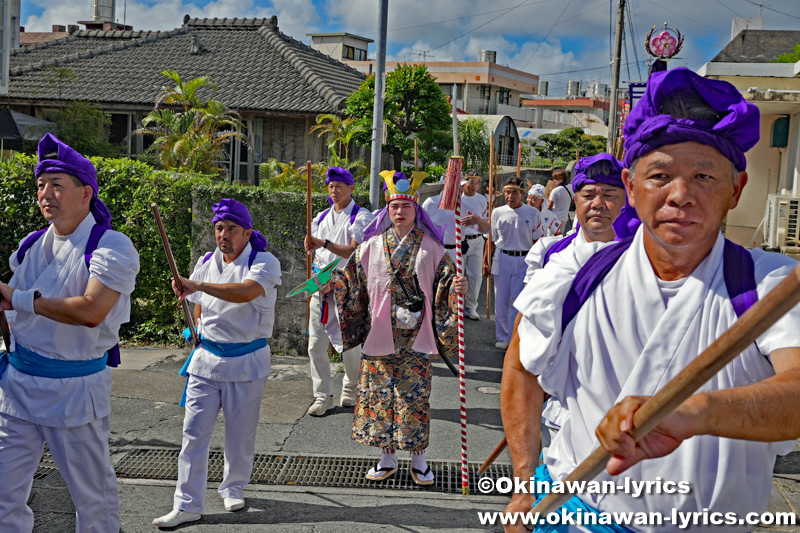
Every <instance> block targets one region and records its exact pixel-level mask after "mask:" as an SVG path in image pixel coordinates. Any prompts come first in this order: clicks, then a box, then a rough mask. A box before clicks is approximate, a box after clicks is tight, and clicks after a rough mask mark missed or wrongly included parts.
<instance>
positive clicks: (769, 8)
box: [744, 0, 800, 20]
mask: <svg viewBox="0 0 800 533" xmlns="http://www.w3.org/2000/svg"><path fill="white" fill-rule="evenodd" d="M744 1H745V2H748V3H750V4H753V5H754V6H758V7H760V8H762V9H766V10H768V11H774V12H775V13H780V14H781V15H785V16H787V17H791V18H793V19H797V20H800V17H796V16H795V15H790V14H789V13H784V12H783V11H778V10H777V9H772V8H771V7H768V6H765V5H764V4H763V3H759V4H757V3H755V2H753V0H744Z"/></svg>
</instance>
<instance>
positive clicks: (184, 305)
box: [150, 202, 200, 346]
mask: <svg viewBox="0 0 800 533" xmlns="http://www.w3.org/2000/svg"><path fill="white" fill-rule="evenodd" d="M150 207H152V208H153V215H155V217H156V225H158V232H159V233H160V234H161V242H162V244H164V251H165V252H166V253H167V263H169V269H170V271H171V272H172V279H174V280H175V286H177V287H178V290H179V291H183V284H182V283H181V277H180V275H179V274H178V267H177V265H176V264H175V256H173V255H172V248H171V247H170V245H169V237H167V230H166V229H164V222H162V220H161V212H160V211H159V210H158V205H156V203H155V202H153V203H152V204H150ZM181 308H182V309H183V316H184V318H186V323H187V324H189V332H190V333H191V334H192V343H194V345H195V346H197V345H198V344H199V343H200V339H199V338H198V337H197V330H196V329H195V328H194V318H193V317H192V313H191V312H190V311H189V302H187V301H186V300H183V301H182V302H181Z"/></svg>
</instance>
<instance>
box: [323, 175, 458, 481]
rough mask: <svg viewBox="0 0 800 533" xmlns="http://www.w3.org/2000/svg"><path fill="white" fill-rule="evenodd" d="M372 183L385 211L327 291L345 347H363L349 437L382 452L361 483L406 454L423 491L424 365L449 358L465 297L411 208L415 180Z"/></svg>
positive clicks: (431, 229)
mask: <svg viewBox="0 0 800 533" xmlns="http://www.w3.org/2000/svg"><path fill="white" fill-rule="evenodd" d="M381 175H382V176H383V178H384V180H385V181H386V185H387V191H386V201H387V205H386V207H384V208H383V209H382V210H381V212H380V213H378V216H377V217H376V219H375V220H374V221H373V222H372V224H370V226H369V227H368V228H367V232H366V235H365V240H364V242H363V243H362V244H361V245H360V246H359V247H358V248H357V249H356V251H355V252H354V253H353V255H351V256H350V259H348V261H347V264H346V265H345V267H344V269H343V270H342V271H341V272H337V275H336V276H335V277H334V278H333V279H332V281H331V284H330V285H331V288H332V290H333V291H334V294H335V295H336V303H337V306H338V309H339V320H340V323H341V332H342V339H343V343H344V347H345V348H348V347H352V346H357V345H359V344H363V347H362V354H363V358H362V360H361V377H360V379H359V383H358V399H357V401H356V412H355V421H354V423H353V435H352V436H353V439H354V440H355V441H357V442H361V443H363V444H366V445H368V446H375V447H378V448H380V449H381V450H382V454H381V459H380V461H379V462H378V464H377V465H375V466H374V467H372V468H371V469H370V470H369V472H368V473H367V479H370V480H374V481H380V480H384V479H386V478H388V477H389V476H391V475H392V474H394V473H395V472H396V471H397V456H396V454H395V451H396V450H405V451H408V452H410V453H411V477H412V479H413V480H414V481H415V482H416V483H417V484H420V485H430V484H432V483H433V481H434V473H433V472H432V471H431V469H430V467H429V466H428V464H427V461H426V459H425V450H426V448H427V447H428V442H429V437H430V395H431V380H432V377H433V374H432V370H431V361H430V357H431V356H435V355H441V356H442V357H452V356H453V355H455V354H456V352H457V349H458V341H457V335H456V333H457V329H458V318H457V310H458V307H457V297H458V296H457V295H458V294H464V293H465V292H466V290H467V280H466V278H464V277H460V278H458V277H456V269H455V266H454V265H453V261H452V259H450V256H448V255H447V253H445V248H444V245H443V243H442V234H441V228H440V227H439V226H436V225H435V224H433V223H432V222H431V220H430V218H429V217H428V215H427V214H426V213H425V210H424V209H422V208H421V207H420V205H419V203H418V202H419V197H418V194H417V190H418V188H419V186H420V185H421V184H422V179H423V177H422V176H415V179H413V180H409V179H408V178H406V176H405V175H404V174H403V173H402V172H391V171H385V172H382V173H381Z"/></svg>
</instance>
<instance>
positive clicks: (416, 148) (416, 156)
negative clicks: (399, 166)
mask: <svg viewBox="0 0 800 533" xmlns="http://www.w3.org/2000/svg"><path fill="white" fill-rule="evenodd" d="M414 171H415V172H419V140H418V139H417V138H416V137H414Z"/></svg>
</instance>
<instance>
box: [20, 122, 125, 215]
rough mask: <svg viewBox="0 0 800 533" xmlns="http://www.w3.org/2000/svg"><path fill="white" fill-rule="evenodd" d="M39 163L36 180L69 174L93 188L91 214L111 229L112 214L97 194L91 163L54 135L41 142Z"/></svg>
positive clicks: (93, 169)
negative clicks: (50, 156)
mask: <svg viewBox="0 0 800 533" xmlns="http://www.w3.org/2000/svg"><path fill="white" fill-rule="evenodd" d="M38 152H39V163H38V164H37V165H36V170H34V175H35V176H36V178H38V177H39V176H41V175H42V174H45V173H51V174H57V173H62V174H67V175H69V176H75V177H76V178H78V179H79V180H80V181H81V183H83V184H84V185H88V186H89V187H91V188H92V203H91V207H90V209H91V212H92V215H94V219H95V221H96V222H97V223H98V224H100V225H101V226H105V227H108V228H110V227H111V213H110V212H109V210H108V206H106V204H104V203H103V201H102V200H100V198H98V196H97V194H98V193H99V191H100V188H99V187H98V185H97V169H96V168H94V165H93V164H92V162H91V161H89V160H88V159H86V158H85V157H83V156H82V155H81V154H79V153H78V152H77V151H75V150H74V149H73V148H72V147H70V146H68V145H66V144H64V143H63V142H61V141H60V140H58V138H57V137H56V136H55V135H53V134H52V133H47V134H45V136H44V137H42V140H41V141H39V149H38ZM53 152H55V153H57V154H58V155H57V156H56V157H57V159H45V157H47V155H48V154H50V153H53Z"/></svg>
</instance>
